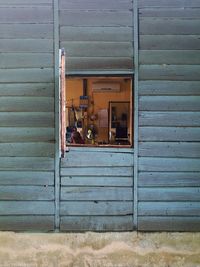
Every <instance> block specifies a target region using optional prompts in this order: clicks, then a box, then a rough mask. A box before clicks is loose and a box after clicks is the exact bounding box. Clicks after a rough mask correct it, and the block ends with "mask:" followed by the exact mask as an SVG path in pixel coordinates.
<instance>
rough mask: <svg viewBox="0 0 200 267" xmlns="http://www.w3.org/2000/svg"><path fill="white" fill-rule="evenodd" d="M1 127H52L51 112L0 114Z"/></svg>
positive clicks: (52, 114)
mask: <svg viewBox="0 0 200 267" xmlns="http://www.w3.org/2000/svg"><path fill="white" fill-rule="evenodd" d="M0 125H1V127H49V128H53V127H54V113H53V112H0ZM0 132H1V129H0Z"/></svg>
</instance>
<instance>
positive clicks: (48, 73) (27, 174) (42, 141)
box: [0, 0, 55, 231]
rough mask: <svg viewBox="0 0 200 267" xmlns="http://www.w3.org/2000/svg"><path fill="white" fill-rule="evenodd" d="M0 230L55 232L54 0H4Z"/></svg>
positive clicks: (0, 8) (0, 15)
mask: <svg viewBox="0 0 200 267" xmlns="http://www.w3.org/2000/svg"><path fill="white" fill-rule="evenodd" d="M0 23H1V27H0V230H16V231H50V230H54V214H55V211H54V198H55V197H54V72H53V64H54V63H53V56H54V53H53V6H52V1H48V0H43V1H40V0H37V1H35V0H34V1H23V0H11V1H3V0H2V1H0Z"/></svg>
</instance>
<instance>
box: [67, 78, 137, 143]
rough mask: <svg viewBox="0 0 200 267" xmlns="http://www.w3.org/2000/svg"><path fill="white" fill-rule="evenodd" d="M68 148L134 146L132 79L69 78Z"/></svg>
mask: <svg viewBox="0 0 200 267" xmlns="http://www.w3.org/2000/svg"><path fill="white" fill-rule="evenodd" d="M65 93H66V94H65V95H66V101H65V104H66V120H65V121H66V145H67V146H70V145H75V146H132V133H133V122H132V118H133V114H132V113H133V108H132V103H133V99H132V96H133V94H132V80H131V78H127V77H109V78H108V77H92V78H82V77H81V78H66V92H65Z"/></svg>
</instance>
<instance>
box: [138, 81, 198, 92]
mask: <svg viewBox="0 0 200 267" xmlns="http://www.w3.org/2000/svg"><path fill="white" fill-rule="evenodd" d="M139 94H140V95H179V96H181V95H200V82H199V81H151V80H148V81H140V82H139Z"/></svg>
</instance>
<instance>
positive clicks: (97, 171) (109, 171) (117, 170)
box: [61, 167, 133, 176]
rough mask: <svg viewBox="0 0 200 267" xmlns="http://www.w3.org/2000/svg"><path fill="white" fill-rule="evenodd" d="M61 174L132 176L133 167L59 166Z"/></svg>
mask: <svg viewBox="0 0 200 267" xmlns="http://www.w3.org/2000/svg"><path fill="white" fill-rule="evenodd" d="M61 175H62V176H67V175H70V176H80V175H81V176H132V175H133V167H112V168H109V167H108V168H105V167H104V168H101V167H99V168H98V167H93V168H91V167H90V168H61Z"/></svg>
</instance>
